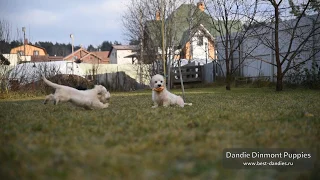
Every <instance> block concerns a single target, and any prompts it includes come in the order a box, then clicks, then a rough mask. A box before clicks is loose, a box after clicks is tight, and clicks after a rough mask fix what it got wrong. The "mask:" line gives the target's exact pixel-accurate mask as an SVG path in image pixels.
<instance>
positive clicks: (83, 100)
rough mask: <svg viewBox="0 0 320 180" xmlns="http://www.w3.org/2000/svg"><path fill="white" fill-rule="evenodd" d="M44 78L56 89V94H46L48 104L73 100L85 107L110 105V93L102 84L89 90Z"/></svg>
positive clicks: (101, 107)
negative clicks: (78, 88) (49, 102)
mask: <svg viewBox="0 0 320 180" xmlns="http://www.w3.org/2000/svg"><path fill="white" fill-rule="evenodd" d="M42 79H43V81H44V82H45V83H46V84H47V85H49V86H51V87H53V88H54V89H55V93H54V94H49V95H48V96H46V98H45V100H44V104H47V103H48V101H54V104H58V103H59V102H71V103H72V104H74V105H76V106H80V107H83V108H85V109H104V108H107V107H108V106H109V104H108V103H107V101H108V100H109V98H110V93H109V91H107V89H106V88H105V87H104V86H102V85H95V86H94V88H93V89H89V90H77V89H75V88H72V87H68V86H64V85H59V84H56V83H53V82H51V81H49V80H47V79H46V78H45V77H44V76H43V77H42Z"/></svg>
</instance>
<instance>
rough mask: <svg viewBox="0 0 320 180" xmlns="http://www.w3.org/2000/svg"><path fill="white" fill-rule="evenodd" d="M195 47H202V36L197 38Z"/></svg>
mask: <svg viewBox="0 0 320 180" xmlns="http://www.w3.org/2000/svg"><path fill="white" fill-rule="evenodd" d="M197 45H198V46H202V45H203V36H198V42H197Z"/></svg>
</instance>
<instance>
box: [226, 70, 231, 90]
mask: <svg viewBox="0 0 320 180" xmlns="http://www.w3.org/2000/svg"><path fill="white" fill-rule="evenodd" d="M226 90H231V73H230V72H228V71H227V75H226Z"/></svg>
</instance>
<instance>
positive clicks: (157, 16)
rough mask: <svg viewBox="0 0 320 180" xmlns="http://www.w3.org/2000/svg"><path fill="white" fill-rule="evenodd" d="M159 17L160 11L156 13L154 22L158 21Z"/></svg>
mask: <svg viewBox="0 0 320 180" xmlns="http://www.w3.org/2000/svg"><path fill="white" fill-rule="evenodd" d="M160 19H161V16H160V11H157V12H156V21H160Z"/></svg>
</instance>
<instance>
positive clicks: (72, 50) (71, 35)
mask: <svg viewBox="0 0 320 180" xmlns="http://www.w3.org/2000/svg"><path fill="white" fill-rule="evenodd" d="M70 38H71V48H72V49H71V53H72V75H73V61H74V55H73V52H74V49H73V43H74V37H73V34H70Z"/></svg>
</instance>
